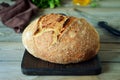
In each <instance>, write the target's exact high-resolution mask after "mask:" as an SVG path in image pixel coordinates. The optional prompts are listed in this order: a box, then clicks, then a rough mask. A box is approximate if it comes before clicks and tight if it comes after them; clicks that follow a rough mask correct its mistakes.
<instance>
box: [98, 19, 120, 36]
mask: <svg viewBox="0 0 120 80" xmlns="http://www.w3.org/2000/svg"><path fill="white" fill-rule="evenodd" d="M98 25H99V26H100V27H102V28H104V29H106V30H107V31H108V32H110V33H111V34H113V35H115V36H119V37H120V31H119V30H117V29H115V28H113V27H111V26H109V25H108V23H107V22H105V21H100V22H98Z"/></svg>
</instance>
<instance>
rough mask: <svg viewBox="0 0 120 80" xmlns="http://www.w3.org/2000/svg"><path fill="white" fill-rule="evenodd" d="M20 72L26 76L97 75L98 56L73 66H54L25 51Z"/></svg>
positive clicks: (98, 68) (98, 67)
mask: <svg viewBox="0 0 120 80" xmlns="http://www.w3.org/2000/svg"><path fill="white" fill-rule="evenodd" d="M21 70H22V73H23V74H26V75H97V74H100V73H101V64H100V61H99V58H98V56H95V57H94V58H92V59H91V60H89V61H85V62H80V63H75V64H66V65H63V64H54V63H50V62H47V61H43V60H41V59H38V58H35V57H33V56H32V55H31V54H29V53H28V51H27V50H25V53H24V56H23V60H22V63H21Z"/></svg>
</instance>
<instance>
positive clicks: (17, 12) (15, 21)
mask: <svg viewBox="0 0 120 80" xmlns="http://www.w3.org/2000/svg"><path fill="white" fill-rule="evenodd" d="M37 10H38V8H37V7H36V6H35V5H34V4H32V2H31V1H30V0H16V3H15V4H14V5H12V6H8V7H6V8H3V9H1V10H0V18H1V21H2V22H3V24H5V25H6V26H8V27H10V28H13V29H14V30H15V32H16V33H20V32H22V31H23V30H24V28H25V27H26V26H27V25H28V23H29V21H30V19H31V17H32V16H33V15H34V14H35V13H36V12H37Z"/></svg>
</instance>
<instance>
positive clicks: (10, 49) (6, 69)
mask: <svg viewBox="0 0 120 80" xmlns="http://www.w3.org/2000/svg"><path fill="white" fill-rule="evenodd" d="M2 1H4V0H1V1H0V2H2ZM6 1H8V2H10V0H6ZM11 4H12V3H11ZM64 4H65V5H63V6H64V7H60V8H55V9H44V10H42V12H41V10H40V11H39V13H40V14H39V15H42V14H47V13H61V12H62V13H65V14H67V15H71V16H76V17H83V16H81V15H80V14H79V13H77V12H75V11H74V10H73V5H72V3H71V0H66V1H65V2H64ZM100 4H101V6H100V7H97V8H81V7H78V8H79V9H80V10H82V11H84V12H85V13H87V14H88V16H91V15H93V19H94V18H99V19H100V20H104V21H107V22H108V23H109V25H111V26H113V27H114V28H116V29H118V30H120V0H114V1H113V0H102V1H100ZM91 21H92V20H91ZM92 24H93V25H94V26H95V28H96V30H97V31H98V33H99V35H100V41H101V48H100V51H99V53H98V54H99V57H100V60H101V63H102V73H101V74H100V75H94V76H57V77H56V76H26V75H24V74H22V73H21V60H22V57H23V53H24V49H25V48H24V46H23V44H22V41H21V35H22V34H16V33H15V32H14V31H13V30H12V29H10V28H8V27H6V26H5V25H3V24H2V23H0V80H120V37H115V36H113V35H111V34H109V33H108V32H107V31H106V30H104V29H103V28H100V27H99V26H97V25H96V23H94V22H93V23H92Z"/></svg>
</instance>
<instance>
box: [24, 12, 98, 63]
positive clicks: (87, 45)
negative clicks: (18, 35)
mask: <svg viewBox="0 0 120 80" xmlns="http://www.w3.org/2000/svg"><path fill="white" fill-rule="evenodd" d="M22 42H23V45H24V46H25V48H26V49H27V50H28V51H29V53H30V54H32V55H33V56H35V57H37V58H40V59H42V60H45V61H49V62H53V63H59V64H68V63H77V62H80V61H86V60H89V59H91V58H93V57H94V56H95V55H96V54H97V52H98V50H99V48H100V41H99V35H98V33H97V31H96V30H95V28H94V27H93V26H91V25H90V24H89V23H88V22H87V21H86V20H85V19H83V18H76V17H73V16H64V15H61V14H53V13H52V14H47V15H44V16H41V17H40V18H38V19H36V20H34V21H33V22H32V23H31V24H30V25H28V27H27V28H26V29H25V30H24V32H23V34H22Z"/></svg>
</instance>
